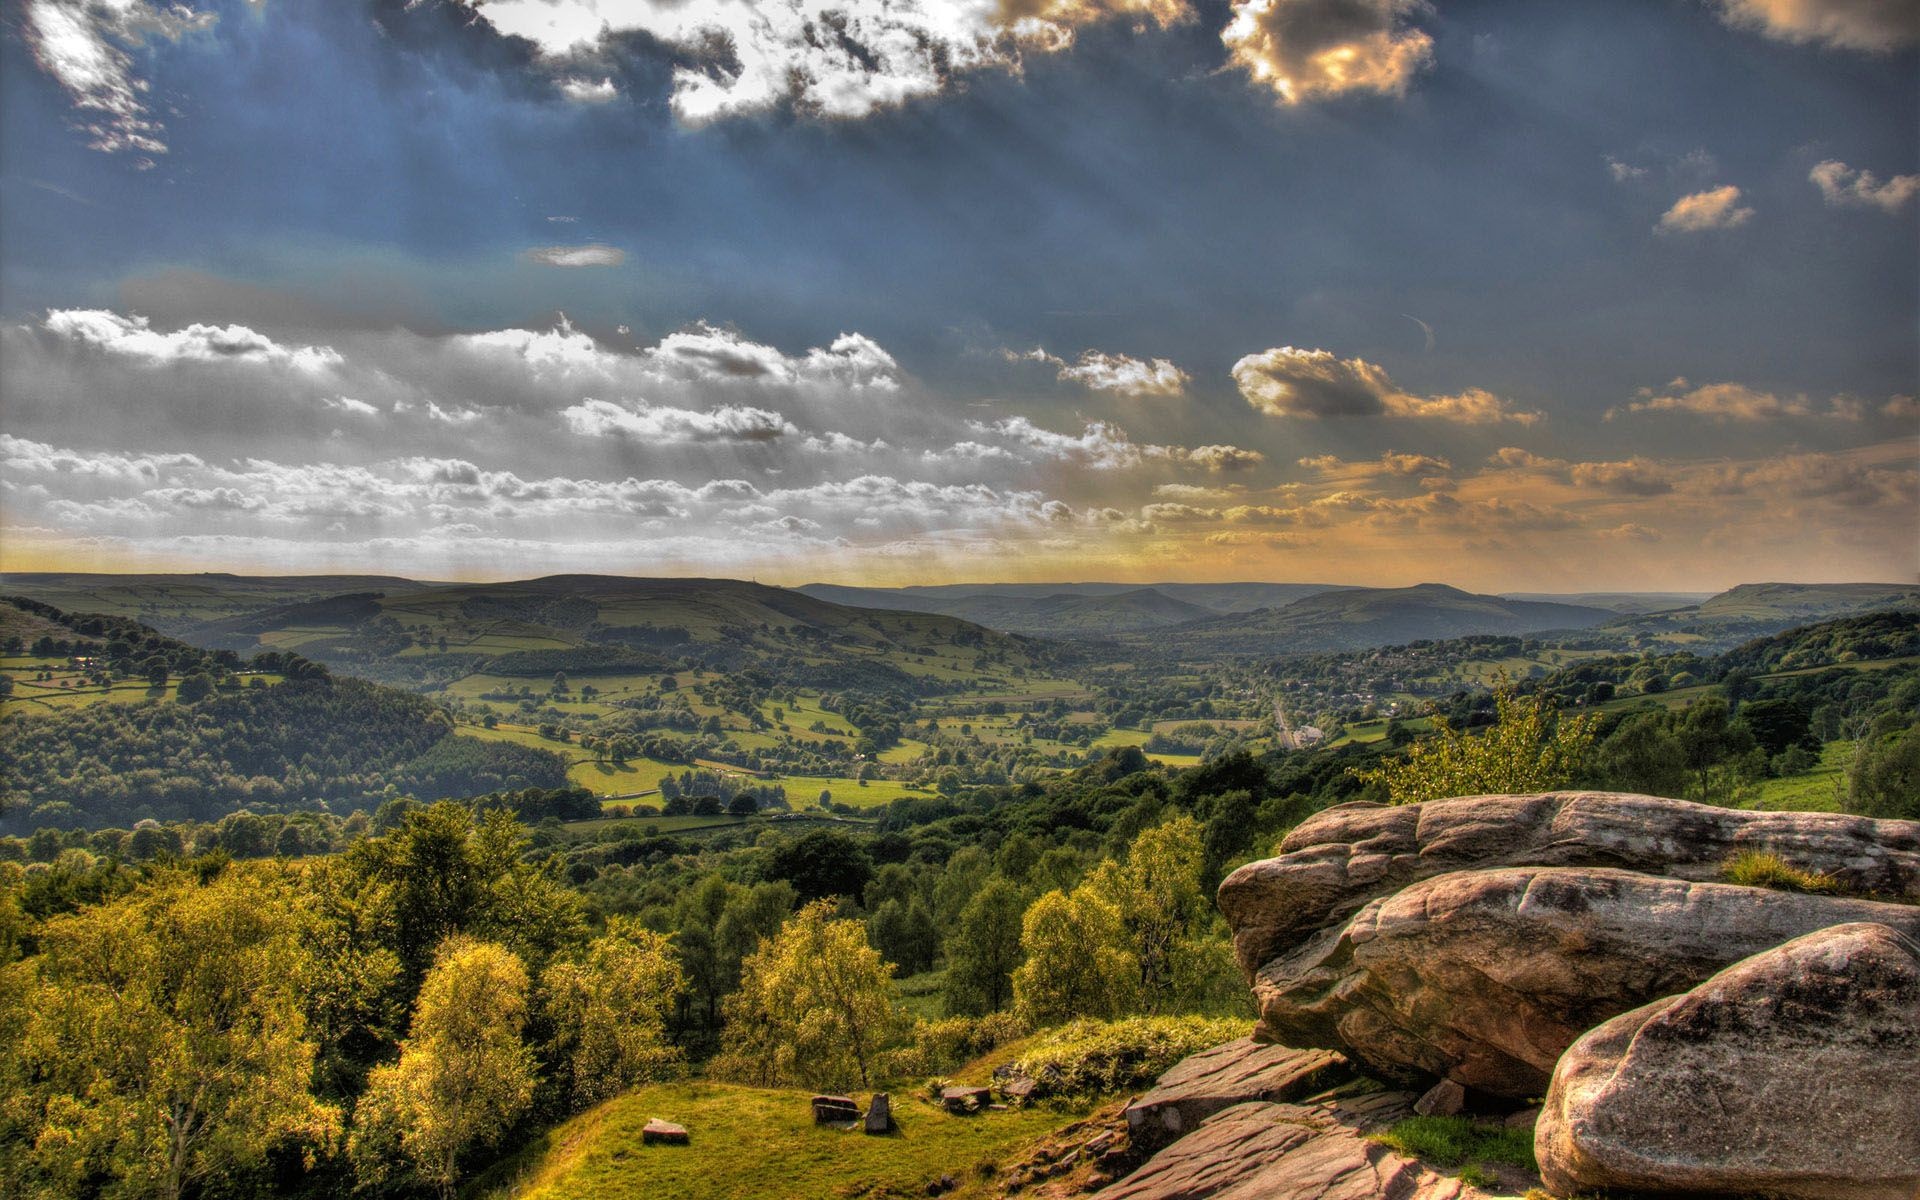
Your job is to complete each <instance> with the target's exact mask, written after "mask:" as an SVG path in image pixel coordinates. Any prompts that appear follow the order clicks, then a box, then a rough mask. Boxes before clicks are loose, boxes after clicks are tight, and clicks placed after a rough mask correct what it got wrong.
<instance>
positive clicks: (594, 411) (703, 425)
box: [560, 399, 799, 444]
mask: <svg viewBox="0 0 1920 1200" xmlns="http://www.w3.org/2000/svg"><path fill="white" fill-rule="evenodd" d="M560 417H561V419H562V420H563V421H565V422H566V425H567V428H568V429H571V430H572V431H573V432H575V433H577V434H580V435H581V436H583V437H606V436H609V435H613V436H620V437H630V438H634V439H636V440H638V441H642V442H648V443H653V444H673V443H682V442H770V441H773V440H775V439H776V438H783V437H788V436H791V435H793V434H795V433H798V432H799V430H797V429H795V428H794V426H793V422H791V421H789V420H787V419H786V418H785V417H783V416H781V415H780V414H779V413H777V412H769V411H767V410H766V409H764V408H747V407H745V406H742V405H732V404H729V405H723V406H721V407H719V408H715V409H712V410H710V411H708V412H695V411H693V410H692V409H686V408H668V407H664V406H658V405H653V404H648V403H647V402H646V401H645V400H638V401H635V402H634V403H633V404H632V405H630V406H629V405H623V404H615V403H613V402H612V401H608V400H594V399H587V400H583V401H581V402H580V403H578V404H575V405H571V406H569V407H568V408H567V409H566V410H565V411H563V412H562V413H561V414H560Z"/></svg>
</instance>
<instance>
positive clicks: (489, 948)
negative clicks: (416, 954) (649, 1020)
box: [348, 937, 534, 1197]
mask: <svg viewBox="0 0 1920 1200" xmlns="http://www.w3.org/2000/svg"><path fill="white" fill-rule="evenodd" d="M526 1022H527V969H526V966H525V964H523V963H522V962H521V961H520V959H519V958H518V956H516V955H515V954H514V953H513V952H512V951H511V950H508V949H507V948H506V947H504V946H501V945H497V944H495V943H492V942H480V941H474V940H472V939H469V938H463V937H456V938H451V939H449V940H448V941H447V942H446V944H445V945H443V946H442V947H441V949H440V953H439V954H438V956H437V957H436V958H435V961H434V965H433V968H432V969H431V970H430V971H428V972H427V977H426V980H425V982H424V983H423V984H422V985H421V988H420V998H419V1000H418V1002H417V1003H416V1004H415V1006H414V1012H413V1025H412V1029H411V1031H410V1032H409V1034H408V1036H407V1039H406V1040H405V1041H403V1042H401V1043H400V1058H399V1061H397V1062H393V1063H389V1064H386V1065H384V1066H379V1067H375V1068H374V1069H373V1072H372V1074H370V1075H369V1076H368V1077H367V1090H366V1093H365V1094H364V1095H362V1096H361V1098H360V1103H359V1104H358V1105H357V1106H356V1107H355V1109H354V1131H353V1134H352V1136H351V1137H350V1138H349V1139H348V1151H349V1153H350V1155H351V1156H352V1159H353V1163H354V1168H355V1170H356V1172H357V1174H358V1175H359V1177H360V1180H361V1182H362V1183H363V1184H371V1185H379V1184H382V1183H385V1182H387V1181H389V1180H391V1179H392V1178H393V1177H394V1175H395V1174H397V1173H399V1172H397V1171H396V1168H398V1167H402V1166H405V1167H407V1168H410V1169H411V1171H412V1173H413V1175H414V1176H416V1177H417V1178H418V1179H419V1180H420V1181H421V1182H423V1183H425V1184H426V1185H428V1186H430V1187H432V1188H434V1189H435V1190H436V1191H438V1192H439V1194H440V1195H441V1196H443V1197H450V1196H452V1195H453V1194H454V1187H455V1185H456V1184H457V1183H458V1182H459V1180H460V1167H461V1158H462V1156H463V1155H464V1154H466V1152H467V1151H469V1150H471V1149H474V1148H476V1147H481V1146H487V1145H491V1144H492V1143H493V1142H495V1141H496V1140H497V1139H498V1138H499V1136H500V1135H501V1134H502V1133H504V1132H505V1131H506V1130H507V1129H508V1128H509V1127H510V1126H511V1125H512V1124H513V1123H514V1122H515V1121H517V1120H518V1119H519V1118H520V1117H521V1115H522V1114H524V1113H525V1112H526V1111H527V1108H528V1107H529V1106H530V1105H531V1104H532V1103H533V1086H534V1069H533V1054H532V1052H531V1051H529V1050H528V1049H527V1047H526V1046H525V1045H524V1044H523V1043H522V1042H521V1040H520V1033H521V1030H522V1029H523V1028H524V1027H525V1025H526Z"/></svg>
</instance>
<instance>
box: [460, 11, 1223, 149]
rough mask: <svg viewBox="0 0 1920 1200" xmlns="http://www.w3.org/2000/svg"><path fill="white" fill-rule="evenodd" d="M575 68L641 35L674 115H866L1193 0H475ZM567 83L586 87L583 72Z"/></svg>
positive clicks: (560, 65) (703, 118)
mask: <svg viewBox="0 0 1920 1200" xmlns="http://www.w3.org/2000/svg"><path fill="white" fill-rule="evenodd" d="M462 2H463V3H467V4H468V5H469V6H470V7H471V8H472V9H473V11H474V13H475V14H476V16H477V17H478V18H479V19H480V20H483V21H485V22H487V23H488V24H490V25H492V26H493V27H494V28H495V29H496V30H498V31H499V32H501V33H503V34H506V35H509V36H513V37H520V38H525V39H526V40H528V41H530V42H532V43H533V45H534V47H535V49H536V51H537V53H538V54H539V56H540V58H541V59H542V60H543V61H544V62H545V63H547V64H548V65H549V66H550V67H552V68H554V69H557V70H563V71H564V70H567V69H568V67H569V66H570V65H571V64H574V63H576V62H581V61H590V60H592V59H593V58H594V56H595V55H597V54H601V53H604V52H606V51H607V49H608V47H609V45H610V44H611V43H612V42H613V41H614V40H615V39H619V38H622V37H625V36H628V35H631V34H635V33H640V34H646V35H647V36H649V37H651V38H653V39H654V40H656V41H658V42H659V43H661V44H662V45H664V46H666V47H667V48H668V49H669V50H670V51H672V52H673V55H674V58H675V67H674V70H673V91H672V96H671V99H670V104H671V106H672V109H673V112H674V115H675V116H676V117H678V118H679V120H680V121H681V122H682V123H684V124H688V125H703V124H707V123H709V122H712V121H718V120H723V119H726V118H731V117H739V116H744V115H749V114H753V113H758V112H765V111H767V110H769V109H773V108H777V107H782V106H786V107H791V108H792V109H794V110H796V111H799V112H804V113H812V114H817V115H819V116H823V117H834V118H853V117H864V116H867V115H869V114H871V113H873V112H875V111H878V110H880V109H884V108H891V107H894V106H897V105H899V104H902V103H905V102H907V101H909V100H913V99H916V98H918V97H922V96H929V95H934V94H936V93H939V92H941V91H944V90H945V89H946V88H947V87H948V86H949V84H950V83H951V81H952V80H953V79H954V78H955V77H956V76H960V75H964V74H966V73H968V72H971V71H978V70H982V69H987V68H1015V67H1017V66H1018V64H1019V61H1020V55H1021V54H1022V53H1023V52H1040V53H1046V52H1052V51H1058V50H1062V49H1065V48H1066V47H1068V46H1070V45H1072V43H1073V34H1074V30H1075V29H1076V28H1078V27H1079V26H1081V25H1086V24H1090V23H1094V22H1098V21H1105V20H1109V19H1114V18H1132V19H1135V20H1143V21H1144V20H1151V21H1153V22H1156V23H1158V24H1161V25H1168V24H1172V23H1174V22H1176V21H1180V20H1184V19H1186V17H1187V16H1188V15H1189V13H1190V10H1189V9H1188V7H1187V4H1186V0H1000V2H998V3H996V2H995V0H910V2H900V0H701V2H699V3H688V2H685V0H486V2H484V3H482V2H480V0H462ZM567 78H574V77H573V76H571V75H569V76H567Z"/></svg>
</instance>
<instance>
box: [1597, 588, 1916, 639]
mask: <svg viewBox="0 0 1920 1200" xmlns="http://www.w3.org/2000/svg"><path fill="white" fill-rule="evenodd" d="M1890 609H1920V585H1915V584H1903V583H1743V584H1740V585H1739V586H1737V587H1732V588H1728V589H1727V590H1726V591H1724V592H1721V593H1720V594H1719V595H1717V596H1712V597H1710V598H1708V599H1706V600H1703V601H1701V602H1700V603H1698V604H1692V605H1688V606H1686V607H1684V608H1677V609H1672V610H1670V611H1667V612H1657V613H1647V614H1643V615H1640V616H1632V617H1626V618H1622V619H1620V620H1617V621H1614V622H1611V623H1610V624H1608V625H1607V626H1606V628H1605V629H1604V630H1602V631H1601V632H1603V633H1605V634H1608V635H1617V636H1618V637H1620V638H1621V639H1622V640H1623V641H1631V642H1633V643H1634V644H1647V643H1651V642H1656V641H1664V642H1671V643H1676V644H1696V645H1700V646H1705V647H1708V648H1719V649H1726V648H1731V647H1733V646H1736V645H1739V644H1740V643H1742V642H1745V641H1747V640H1749V639H1751V638H1757V637H1766V636H1768V635H1770V634H1774V633H1778V632H1780V631H1781V630H1783V629H1789V628H1791V627H1793V626H1795V625H1805V624H1809V623H1811V622H1816V621H1830V620H1833V619H1835V618H1839V617H1851V616H1858V615H1861V614H1863V613H1869V612H1879V611H1885V610H1890Z"/></svg>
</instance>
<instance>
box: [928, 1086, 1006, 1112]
mask: <svg viewBox="0 0 1920 1200" xmlns="http://www.w3.org/2000/svg"><path fill="white" fill-rule="evenodd" d="M992 1102H993V1089H992V1088H983V1087H948V1088H941V1089H940V1103H941V1104H943V1105H945V1106H946V1109H947V1111H948V1112H956V1113H963V1112H973V1111H975V1110H976V1109H981V1108H985V1107H986V1106H987V1105H988V1104H990V1103H992Z"/></svg>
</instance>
